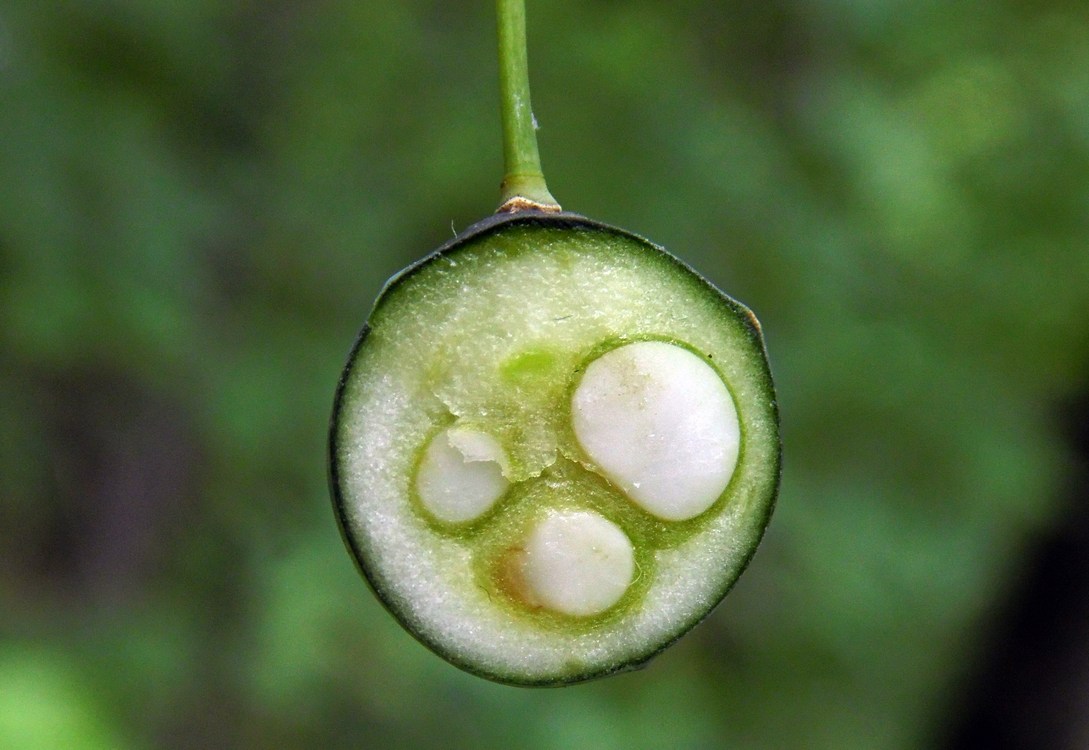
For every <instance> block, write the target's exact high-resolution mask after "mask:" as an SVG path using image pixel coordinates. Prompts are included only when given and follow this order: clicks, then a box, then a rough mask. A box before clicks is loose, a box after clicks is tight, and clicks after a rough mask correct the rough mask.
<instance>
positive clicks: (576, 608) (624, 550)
mask: <svg viewBox="0 0 1089 750" xmlns="http://www.w3.org/2000/svg"><path fill="white" fill-rule="evenodd" d="M506 564H507V570H506V573H507V575H508V577H509V580H508V584H509V585H510V587H511V588H512V589H513V591H514V592H515V594H516V595H517V596H518V597H519V598H521V599H523V600H524V602H525V603H526V604H528V605H529V606H531V607H543V608H546V609H550V610H552V611H553V612H558V613H560V614H564V615H570V616H573V617H588V616H591V615H597V614H600V613H602V612H604V611H606V610H608V609H609V608H611V607H613V606H614V605H615V604H616V603H617V602H619V601H620V599H621V597H623V596H624V592H625V591H627V590H628V587H629V586H630V585H631V582H632V577H633V575H634V573H635V552H634V549H633V548H632V543H631V540H630V539H628V536H627V534H625V533H624V532H623V531H622V530H621V529H620V527H619V526H617V525H616V524H615V523H613V522H612V521H610V520H609V519H607V518H605V517H604V516H602V515H600V514H598V513H595V512H593V511H586V510H567V511H552V512H550V513H549V514H548V515H546V516H545V517H544V518H543V519H542V520H541V521H539V522H538V523H537V525H536V526H534V527H533V529H532V530H531V531H530V532H529V535H528V536H527V537H526V539H525V540H524V543H523V545H522V546H521V547H520V548H519V549H518V550H517V551H515V552H512V559H509V560H507V561H506Z"/></svg>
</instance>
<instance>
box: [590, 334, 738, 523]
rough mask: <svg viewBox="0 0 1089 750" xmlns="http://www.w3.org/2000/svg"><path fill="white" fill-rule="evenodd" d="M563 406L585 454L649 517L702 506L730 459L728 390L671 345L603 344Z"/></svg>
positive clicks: (734, 426) (710, 500) (688, 514)
mask: <svg viewBox="0 0 1089 750" xmlns="http://www.w3.org/2000/svg"><path fill="white" fill-rule="evenodd" d="M571 407H572V408H571V418H572V426H573V427H574V430H575V437H576V438H577V439H578V442H579V444H580V445H581V446H582V449H583V450H584V451H585V452H586V455H587V456H588V457H589V459H590V461H591V462H592V463H593V464H594V465H595V466H596V467H597V468H598V469H599V470H600V471H601V472H602V473H603V474H604V475H605V476H606V477H607V478H608V479H609V480H611V481H612V482H613V483H614V484H616V485H617V486H619V487H620V489H621V490H623V492H624V493H625V494H626V495H627V496H628V497H629V498H630V499H631V500H632V501H634V502H635V503H636V504H638V505H639V506H640V507H642V508H643V509H644V510H646V511H647V512H648V513H651V514H652V515H655V516H657V517H659V518H662V519H665V520H669V521H681V520H684V519H688V518H694V517H696V516H698V515H699V514H700V513H703V512H704V511H705V510H707V509H708V508H710V507H711V506H712V505H713V504H714V502H715V501H716V500H717V499H718V498H719V496H720V495H721V494H722V493H723V491H724V490H725V489H726V485H727V484H729V482H730V477H731V476H732V475H733V472H734V468H735V467H736V465H737V456H738V450H739V445H740V442H741V430H740V428H739V426H738V421H737V410H736V409H735V408H734V402H733V399H732V398H731V397H730V392H729V391H728V390H727V388H726V385H725V383H723V382H722V379H721V378H720V377H719V375H718V373H717V372H715V370H714V368H712V367H711V366H710V365H709V364H707V362H705V361H704V360H703V359H701V358H700V357H698V356H697V355H695V354H693V353H692V352H690V351H688V350H687V349H684V348H682V347H680V346H676V345H674V344H668V343H665V342H662V341H641V342H638V343H634V344H627V345H625V346H621V347H618V348H616V349H613V350H611V351H609V352H606V353H605V354H603V355H602V356H601V357H599V358H597V359H596V360H594V361H593V362H591V363H590V365H589V366H588V367H587V368H586V372H585V373H584V374H583V377H582V380H581V381H580V382H579V384H578V387H576V388H575V393H574V395H573V397H572V403H571Z"/></svg>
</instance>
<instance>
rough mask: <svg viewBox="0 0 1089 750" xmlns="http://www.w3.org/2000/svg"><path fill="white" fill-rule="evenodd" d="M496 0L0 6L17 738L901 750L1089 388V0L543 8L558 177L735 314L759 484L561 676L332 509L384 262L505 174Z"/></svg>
mask: <svg viewBox="0 0 1089 750" xmlns="http://www.w3.org/2000/svg"><path fill="white" fill-rule="evenodd" d="M492 12H493V8H492V4H491V3H490V2H467V1H466V0H456V1H450V2H422V1H417V0H412V1H411V2H410V1H408V0H404V1H399V2H347V1H345V0H328V1H327V2H322V3H304V2H290V1H288V0H272V1H271V2H265V3H255V2H213V1H212V0H188V2H185V3H171V2H165V1H162V0H160V1H158V2H151V1H149V0H144V1H143V2H137V0H84V1H82V2H74V1H72V0H66V1H63V2H57V3H36V2H32V1H31V0H9V1H8V2H7V3H5V4H3V6H0V556H2V557H0V559H2V560H3V565H2V566H0V747H5V748H7V747H11V748H58V747H64V748H75V749H79V748H106V747H109V748H123V747H124V748H129V747H131V748H152V747H155V748H159V747H163V748H189V747H193V748H196V747H201V748H205V747H262V748H271V747H276V748H290V747H298V748H316V747H320V748H341V747H343V748H357V747H368V748H385V747H390V748H393V747H398V748H400V747H444V748H459V747H465V748H470V747H472V748H481V747H495V748H511V747H518V748H528V749H530V750H533V749H535V748H613V747H624V748H662V747H670V748H746V749H748V748H754V749H762V748H766V749H767V750H779V749H782V748H806V749H816V750H820V749H822V748H827V749H828V750H851V749H852V748H859V749H865V750H874V749H879V750H880V749H886V748H888V749H893V748H919V747H928V746H930V745H931V743H933V742H934V741H935V739H936V738H938V737H940V736H941V733H942V731H943V726H944V722H946V721H948V719H949V717H950V715H951V712H953V711H955V709H956V705H955V700H954V698H955V696H956V690H957V688H958V687H959V686H960V684H961V682H962V680H963V679H964V678H965V674H966V670H967V669H968V667H969V666H970V662H971V658H972V656H973V655H974V654H975V653H976V652H977V651H978V649H980V648H981V647H982V638H984V637H985V636H986V635H987V633H988V630H987V623H988V621H989V618H990V617H991V616H992V614H993V611H994V608H995V606H996V603H997V602H998V601H1000V599H1001V597H1002V596H1003V595H1004V594H1005V593H1007V592H1008V591H1009V589H1010V587H1011V586H1012V585H1013V583H1014V581H1016V579H1017V577H1018V576H1019V575H1020V574H1021V570H1022V565H1023V563H1024V560H1025V555H1026V552H1027V549H1028V547H1029V544H1030V542H1031V541H1032V540H1033V539H1034V538H1035V537H1036V535H1038V534H1039V533H1040V532H1041V530H1043V529H1046V528H1047V527H1048V526H1049V525H1050V524H1053V523H1055V522H1056V518H1057V514H1058V513H1059V511H1060V509H1061V506H1060V501H1061V499H1062V492H1063V490H1064V487H1065V485H1064V482H1065V481H1066V478H1067V477H1068V476H1069V472H1070V470H1071V469H1070V464H1071V462H1070V458H1069V456H1068V455H1067V453H1066V449H1065V448H1064V446H1063V443H1062V442H1061V436H1060V434H1059V430H1058V418H1057V417H1058V414H1059V413H1060V407H1061V405H1062V404H1063V403H1064V401H1065V400H1066V399H1068V398H1069V397H1071V396H1072V395H1073V394H1075V393H1076V392H1078V390H1079V389H1084V388H1085V387H1086V383H1087V382H1089V98H1087V96H1086V92H1087V91H1089V7H1087V6H1086V5H1085V4H1084V3H1075V2H1068V1H1065V0H1050V1H1048V2H1042V3H1020V2H1015V1H1014V0H997V1H996V2H990V3H983V2H970V1H965V2H947V3H937V2H916V3H905V2H895V1H894V0H877V1H868V0H838V1H836V2H826V3H819V2H801V3H787V2H783V1H782V0H777V1H775V2H771V3H764V4H753V3H741V2H729V3H721V2H712V1H711V0H683V1H682V2H675V3H660V2H650V1H649V0H632V1H629V2H605V0H594V1H592V2H587V1H585V0H584V1H582V2H576V1H575V0H531V1H530V3H529V26H530V68H531V75H532V79H533V91H534V107H535V111H536V115H537V119H538V120H539V122H540V125H541V128H540V131H539V138H540V144H541V155H542V161H543V164H544V168H545V173H546V175H547V176H548V181H549V187H550V188H551V189H552V192H553V194H554V195H555V196H556V197H557V199H558V200H559V201H560V203H562V204H563V205H564V207H565V208H566V209H568V210H573V211H577V212H579V213H583V214H585V215H587V216H590V217H592V218H595V219H598V220H601V221H606V222H609V223H613V224H616V225H619V226H623V227H625V228H627V229H630V230H632V231H635V232H638V233H641V234H643V235H645V236H647V237H649V238H651V239H652V240H654V241H656V242H659V243H661V244H663V245H665V246H666V247H667V248H669V249H670V250H671V251H672V252H674V253H675V254H677V255H679V256H681V257H682V258H684V259H685V260H687V261H688V262H690V263H691V264H692V265H694V266H696V267H697V268H699V269H700V270H701V271H702V272H704V273H705V274H706V275H707V276H708V277H709V278H710V279H711V280H712V281H714V282H715V283H717V284H718V285H719V286H721V287H722V288H723V289H725V290H726V291H727V292H728V293H730V294H731V295H734V296H736V297H737V298H738V299H741V300H743V301H744V302H746V303H747V304H748V305H750V306H751V307H752V308H753V309H754V310H755V311H756V312H757V314H758V315H759V316H760V318H761V320H762V322H763V324H764V329H765V333H766V337H767V342H768V347H769V350H770V354H771V360H772V366H773V370H774V372H775V374H776V379H777V386H778V389H779V394H780V407H781V411H782V420H783V438H784V457H785V464H784V465H785V471H784V483H783V489H782V493H781V496H780V502H779V507H778V510H777V513H776V516H775V518H774V519H773V522H772V525H771V527H770V529H769V532H768V535H767V537H766V540H765V542H764V544H763V546H762V547H761V549H760V551H759V552H758V553H757V555H756V558H755V560H754V562H753V563H752V565H751V567H750V569H749V571H748V572H747V573H746V574H745V576H743V577H742V579H741V581H740V583H739V584H738V585H737V587H736V588H735V590H734V592H733V593H732V594H731V595H730V596H729V597H728V598H727V599H726V601H725V602H724V603H723V605H722V606H721V607H719V609H718V610H716V611H715V613H714V614H713V615H712V616H711V617H710V618H709V619H708V620H707V621H706V622H705V623H704V624H702V625H701V626H700V627H699V628H697V629H696V630H695V631H694V632H693V633H692V634H690V635H689V636H688V637H686V638H685V639H684V640H682V641H681V642H680V643H679V644H677V645H676V646H675V647H674V648H672V649H671V650H669V651H668V652H666V653H665V654H664V655H662V656H661V657H659V658H658V659H657V660H656V661H655V662H653V663H652V664H651V666H650V667H649V668H647V669H646V670H643V671H641V672H637V673H633V674H628V675H623V676H619V677H616V678H612V679H609V680H605V681H600V682H597V683H592V684H588V685H584V686H579V687H574V688H570V689H564V690H553V691H530V690H517V689H512V688H507V687H503V686H498V685H493V684H490V683H487V682H484V681H482V680H479V679H477V678H474V677H471V676H469V675H466V674H463V673H461V672H460V671H458V670H457V669H455V668H453V667H450V666H448V665H447V664H445V663H444V662H442V661H441V660H439V659H438V658H437V657H435V656H433V655H431V654H430V653H429V652H427V651H426V650H425V649H424V648H423V647H422V646H420V645H418V644H417V643H416V642H415V641H413V640H412V639H411V638H410V637H409V636H408V635H406V634H405V633H404V632H402V631H401V630H400V629H399V628H398V627H397V625H396V624H395V623H394V622H393V620H392V619H391V618H390V617H389V616H388V615H387V614H386V613H385V612H384V611H383V610H382V608H381V606H380V605H379V604H378V603H377V602H376V600H375V599H374V598H373V597H372V596H371V594H370V593H369V592H368V590H367V589H366V587H365V585H364V583H363V582H362V580H361V579H360V578H359V577H358V575H357V574H356V572H355V570H354V569H353V567H352V563H351V562H350V559H349V557H348V555H347V554H346V552H345V551H344V549H343V546H342V543H341V541H340V538H339V536H338V533H337V530H336V527H335V524H334V521H333V514H332V511H331V508H330V503H329V499H328V492H327V488H326V473H325V472H326V469H325V460H326V458H325V450H326V445H325V441H326V429H327V420H328V416H329V410H330V408H331V404H332V394H333V387H334V385H335V382H336V379H337V377H338V375H339V372H340V368H341V366H342V365H343V362H344V359H345V357H346V354H347V351H348V347H349V346H350V344H351V342H352V340H353V338H354V336H355V335H356V332H357V330H358V329H359V327H360V326H361V324H362V322H363V320H364V318H365V316H366V314H367V312H368V311H369V309H370V305H371V303H372V301H373V299H374V297H375V296H376V294H377V292H378V290H379V289H380V287H381V284H382V283H383V281H384V280H385V278H386V277H388V276H389V275H390V274H392V273H393V272H395V271H396V270H398V269H399V268H401V267H402V266H404V265H406V264H407V263H409V262H410V261H412V260H414V259H415V258H417V257H419V256H420V255H422V254H424V253H425V252H427V251H429V250H430V249H432V248H433V247H435V246H437V245H439V244H440V243H441V242H443V241H444V240H445V239H447V238H448V237H450V236H451V234H452V231H454V230H460V229H463V228H464V227H466V226H467V225H468V224H470V223H471V222H473V221H475V220H476V219H479V218H482V217H483V216H484V215H485V214H487V213H489V212H490V211H491V210H492V209H493V208H494V206H495V204H496V201H497V199H498V181H499V179H500V177H501V146H500V140H499V138H500V136H499V132H500V131H499V121H498V111H497V108H498V95H497V92H496V70H495V52H494V20H493V17H492Z"/></svg>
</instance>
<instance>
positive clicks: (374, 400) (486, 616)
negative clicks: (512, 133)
mask: <svg viewBox="0 0 1089 750" xmlns="http://www.w3.org/2000/svg"><path fill="white" fill-rule="evenodd" d="M330 451H331V478H332V487H333V495H334V502H335V505H336V509H337V515H338V519H339V521H340V525H341V530H342V532H343V534H344V538H345V540H346V542H347V544H348V546H349V548H350V549H351V551H352V552H353V554H354V556H355V558H356V560H357V562H358V564H359V567H360V569H361V570H362V572H363V574H364V575H365V576H366V578H367V580H368V581H369V582H370V583H371V585H372V587H373V588H374V590H375V592H376V593H377V595H378V597H379V598H380V599H381V601H382V602H383V603H384V604H385V605H386V606H387V607H388V608H389V610H390V611H391V612H392V613H393V614H394V615H395V616H396V617H397V618H398V619H399V620H400V621H401V623H402V624H403V625H404V626H405V627H406V628H407V629H408V630H409V631H410V632H411V633H413V634H414V635H415V636H416V637H417V638H419V639H420V640H421V641H422V642H423V643H425V644H426V645H427V646H429V647H430V648H432V649H433V650H434V651H436V652H437V653H439V654H440V655H442V656H443V657H445V658H446V659H448V660H449V661H451V662H453V663H455V664H457V665H458V666H461V667H463V668H465V669H467V670H469V671H472V672H474V673H477V674H480V675H483V676H486V677H489V678H491V679H495V680H499V681H502V682H509V683H516V684H527V685H532V684H563V683H569V682H576V681H579V680H585V679H589V678H592V677H597V676H601V675H604V674H609V673H612V672H616V671H620V670H624V669H631V668H634V667H636V666H639V665H640V664H642V663H644V662H645V661H646V660H647V659H649V658H650V657H651V656H653V655H654V654H655V653H657V652H658V651H660V650H661V649H662V648H664V647H665V646H666V645H668V644H669V643H671V642H672V641H673V640H675V639H676V638H678V637H680V636H681V635H682V634H683V633H684V632H686V631H687V630H688V629H690V628H691V627H692V626H693V625H695V624H696V623H697V622H698V621H699V620H700V619H702V618H703V617H704V616H706V614H707V613H708V612H709V611H710V610H711V609H712V608H713V607H714V605H715V604H716V603H717V602H718V601H719V600H720V599H721V598H722V597H723V596H724V595H725V593H726V591H727V590H728V589H729V587H730V586H731V585H732V584H733V582H734V581H735V580H736V578H737V576H738V575H740V573H741V571H742V569H743V568H744V567H745V565H746V564H747V562H748V560H749V559H750V557H751V556H752V554H753V552H754V550H755V548H756V545H757V543H758V542H759V540H760V537H761V535H762V534H763V530H764V527H765V525H766V523H767V520H768V517H769V514H770V513H771V509H772V506H773V504H774V500H775V494H776V491H777V487H778V477H779V438H778V425H777V412H776V404H775V396H774V391H773V388H772V383H771V376H770V373H769V370H768V365H767V359H766V356H765V353H764V346H763V341H762V338H761V335H760V329H759V326H758V325H757V323H756V319H755V318H754V317H753V315H752V313H751V312H749V311H748V309H746V308H745V307H743V306H742V305H740V304H739V303H737V302H735V301H734V300H732V299H730V298H728V297H726V296H725V295H723V294H722V293H721V292H719V291H718V290H717V289H715V288H714V287H713V286H711V285H710V284H709V283H707V282H706V281H704V280H703V279H702V278H700V277H699V276H697V275H696V274H695V273H694V272H692V271H691V270H690V269H689V268H688V267H687V266H685V265H683V264H682V263H680V262H679V261H677V260H676V259H675V258H673V257H672V256H670V255H668V254H667V253H666V252H665V251H663V250H661V249H660V248H658V247H656V246H654V245H652V244H650V243H649V242H647V241H645V240H643V239H641V238H639V237H636V236H634V235H632V234H629V233H627V232H624V231H621V230H618V229H614V228H611V227H607V226H604V225H601V224H598V223H595V222H592V221H589V220H587V219H584V218H582V217H579V216H575V215H572V214H555V213H551V214H543V213H538V212H519V213H515V214H509V215H500V216H496V217H493V218H491V219H488V220H486V221H484V222H482V223H481V224H479V225H477V226H475V227H472V228H470V229H469V230H468V231H467V232H465V233H464V234H462V235H460V236H459V237H458V238H457V239H455V240H454V241H453V242H451V243H449V244H448V245H446V246H444V247H442V248H440V249H439V250H438V251H437V252H436V253H434V254H432V255H431V256H428V257H427V258H426V259H424V260H423V261H421V262H420V263H418V264H416V265H414V266H412V267H411V268H409V269H407V270H406V271H404V272H403V273H402V274H400V275H399V276H397V277H395V278H394V279H393V280H391V281H390V283H389V284H388V285H387V287H386V289H385V290H384V291H383V293H382V295H381V297H380V298H379V300H378V302H377V303H376V305H375V308H374V310H373V312H372V314H371V316H370V319H369V320H368V323H367V325H366V326H365V327H364V330H363V332H362V334H361V335H360V338H359V340H358V341H357V343H356V346H355V348H354V349H353V351H352V353H351V356H350V358H349V361H348V364H347V366H346V368H345V370H344V373H343V375H342V378H341V381H340V385H339V388H338V391H337V397H336V403H335V406H334V412H333V421H332V426H331V434H330Z"/></svg>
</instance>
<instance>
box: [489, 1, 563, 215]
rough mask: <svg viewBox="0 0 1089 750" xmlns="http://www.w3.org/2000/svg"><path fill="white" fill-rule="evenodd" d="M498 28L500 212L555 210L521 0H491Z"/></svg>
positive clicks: (556, 205)
mask: <svg viewBox="0 0 1089 750" xmlns="http://www.w3.org/2000/svg"><path fill="white" fill-rule="evenodd" d="M495 8H496V16H497V19H498V26H499V110H500V113H501V115H502V118H503V162H504V163H503V169H504V176H503V183H502V185H501V186H500V206H499V210H500V211H521V210H526V209H536V210H539V211H542V210H543V211H559V210H560V205H559V204H558V203H557V202H556V199H555V198H553V197H552V194H551V193H549V192H548V186H547V185H546V184H545V179H544V174H543V173H542V172H541V155H540V153H539V152H538V151H537V125H536V123H535V122H534V120H533V108H532V107H531V105H530V101H529V63H528V61H527V59H526V4H525V0H496V3H495Z"/></svg>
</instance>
